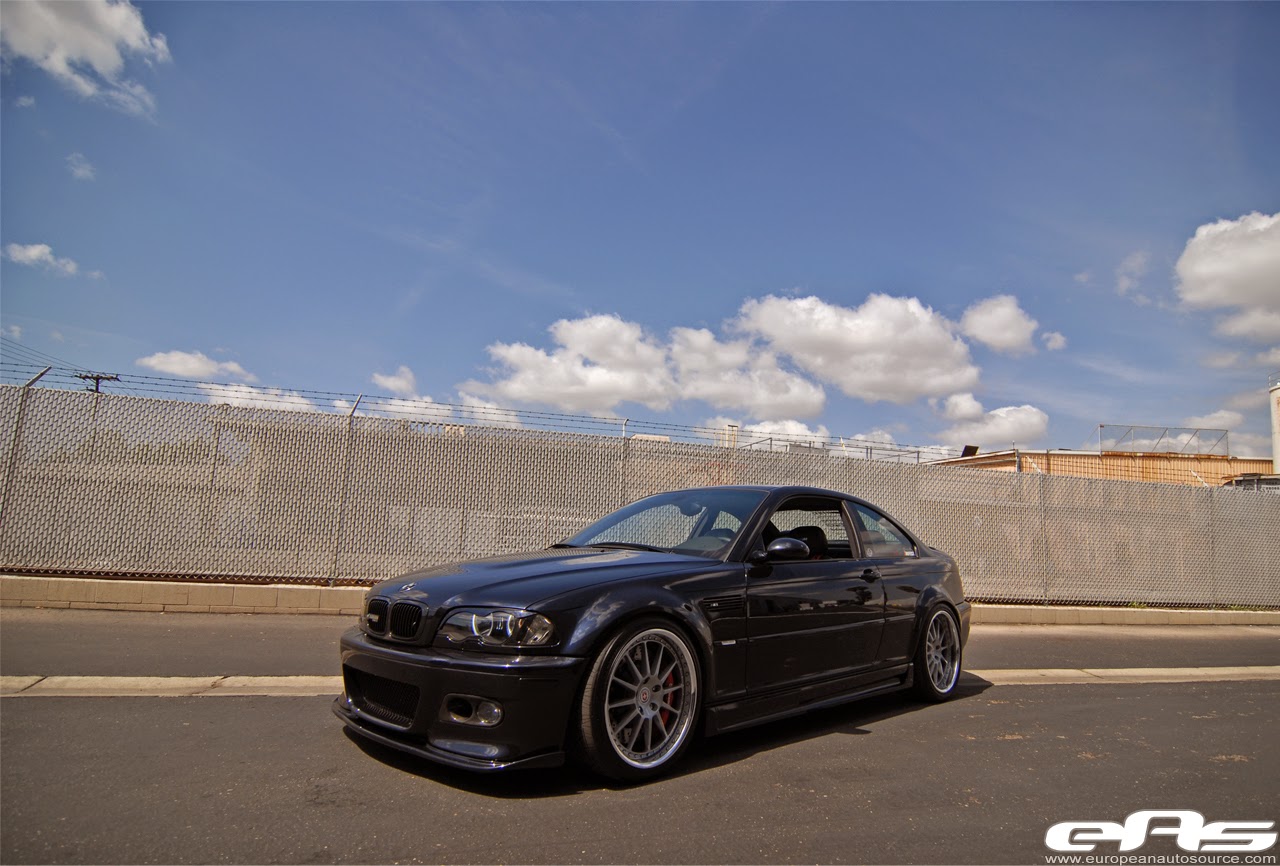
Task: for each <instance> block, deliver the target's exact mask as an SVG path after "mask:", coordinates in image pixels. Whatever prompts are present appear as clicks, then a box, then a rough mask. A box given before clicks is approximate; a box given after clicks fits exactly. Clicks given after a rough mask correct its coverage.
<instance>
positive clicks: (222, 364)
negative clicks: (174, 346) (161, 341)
mask: <svg viewBox="0 0 1280 866" xmlns="http://www.w3.org/2000/svg"><path fill="white" fill-rule="evenodd" d="M134 363H135V364H137V365H138V366H139V367H146V368H147V369H148V370H155V371H156V372H157V373H164V374H166V375H169V376H181V377H182V378H184V379H212V378H215V377H217V376H231V377H233V378H236V379H240V380H241V381H244V382H256V381H257V380H258V377H256V376H254V375H253V374H252V373H250V372H248V371H246V370H245V369H244V367H241V366H240V365H239V364H237V363H236V362H235V361H215V360H213V359H212V358H210V357H209V356H207V355H205V354H204V353H203V352H178V351H173V352H156V353H155V354H154V355H148V356H147V357H145V358H139V359H138V360H136V361H134ZM237 405H240V404H237Z"/></svg>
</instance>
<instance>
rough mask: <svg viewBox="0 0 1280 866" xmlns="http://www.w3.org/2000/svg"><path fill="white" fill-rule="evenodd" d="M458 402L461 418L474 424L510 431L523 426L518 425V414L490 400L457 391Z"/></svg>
mask: <svg viewBox="0 0 1280 866" xmlns="http://www.w3.org/2000/svg"><path fill="white" fill-rule="evenodd" d="M458 402H459V403H461V404H462V409H461V411H460V414H461V415H462V417H463V418H466V419H468V420H469V421H473V422H474V423H476V424H483V425H484V426H486V427H509V428H512V429H518V428H520V427H523V426H524V425H523V424H521V423H520V415H519V413H518V412H516V411H515V410H514V409H507V408H506V407H504V406H502V405H500V404H498V403H495V402H494V401H492V400H485V399H482V398H480V397H477V396H475V395H474V394H468V393H467V392H465V391H459V392H458Z"/></svg>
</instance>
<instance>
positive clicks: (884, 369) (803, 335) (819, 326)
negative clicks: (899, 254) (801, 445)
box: [734, 294, 978, 404]
mask: <svg viewBox="0 0 1280 866" xmlns="http://www.w3.org/2000/svg"><path fill="white" fill-rule="evenodd" d="M734 325H735V327H737V328H738V329H740V330H742V331H744V332H746V333H749V334H754V335H757V336H759V337H761V338H763V339H764V340H765V341H766V342H767V343H768V344H769V345H770V347H771V348H772V349H774V350H775V351H777V352H779V353H781V354H784V355H787V356H789V357H790V358H791V359H792V360H793V361H794V362H795V363H796V364H797V365H798V366H799V367H801V368H802V369H804V370H806V371H808V372H810V373H812V374H813V375H815V376H817V377H818V378H819V379H821V380H822V381H825V382H830V383H832V384H834V385H836V386H837V387H839V388H840V390H841V391H843V392H844V393H845V394H847V395H849V396H850V397H857V398H859V399H862V400H866V401H868V402H876V401H879V400H884V401H887V402H890V403H899V404H902V403H910V402H912V401H913V400H916V399H918V398H920V397H931V396H941V395H943V394H953V393H956V392H957V391H964V390H969V389H972V388H973V387H975V386H976V385H977V382H978V368H977V367H975V366H974V365H973V363H972V362H971V360H970V358H969V347H968V346H967V345H966V344H965V343H964V341H963V340H961V339H960V338H958V337H957V336H955V334H954V333H952V330H953V328H954V326H953V325H952V323H950V322H948V321H947V319H946V318H944V317H943V316H941V315H939V314H937V313H935V312H934V311H933V310H932V309H931V308H929V307H926V306H925V305H924V304H922V303H920V301H919V300H917V299H915V298H893V297H890V296H888V295H881V294H873V295H871V296H869V297H868V298H867V300H866V301H865V302H864V303H863V304H862V306H860V307H857V308H856V309H854V308H849V307H841V306H837V305H834V304H829V303H827V302H826V301H823V300H821V299H820V298H816V297H806V298H780V297H777V296H775V295H769V296H767V297H765V298H762V299H758V300H757V299H753V300H748V301H747V302H746V303H744V304H743V305H742V309H741V310H740V312H739V316H738V319H737V320H736V321H735V323H734Z"/></svg>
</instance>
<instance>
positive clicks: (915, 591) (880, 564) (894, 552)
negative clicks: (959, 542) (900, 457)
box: [851, 503, 936, 665]
mask: <svg viewBox="0 0 1280 866" xmlns="http://www.w3.org/2000/svg"><path fill="white" fill-rule="evenodd" d="M851 506H852V517H853V525H854V528H855V531H856V532H857V539H858V543H859V546H860V547H861V548H862V556H863V559H862V560H861V564H862V565H863V567H864V568H865V569H867V570H869V571H873V572H874V573H875V574H876V575H878V576H879V579H880V585H881V587H882V589H883V592H884V594H885V618H884V632H883V636H882V638H881V642H880V649H879V652H878V656H879V659H880V661H881V662H882V663H884V664H886V665H892V664H904V663H906V662H907V661H909V660H910V658H911V649H912V647H911V638H912V636H913V635H914V634H915V625H916V620H917V619H918V607H919V600H920V593H921V592H923V591H924V588H925V587H926V586H928V584H929V582H930V580H931V579H932V578H931V574H932V572H933V571H935V570H936V563H935V562H930V561H929V560H928V559H927V558H923V557H922V556H921V551H920V550H919V549H918V548H917V547H916V544H915V542H914V541H912V540H911V536H909V535H907V533H906V532H904V531H903V530H902V528H901V527H899V526H898V525H897V524H896V523H894V522H893V521H892V520H890V519H889V518H888V517H886V516H885V515H883V514H881V513H880V512H879V511H876V510H875V509H874V508H871V507H870V506H867V505H863V504H861V503H851Z"/></svg>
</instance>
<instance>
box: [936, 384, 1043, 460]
mask: <svg viewBox="0 0 1280 866" xmlns="http://www.w3.org/2000/svg"><path fill="white" fill-rule="evenodd" d="M956 396H957V397H959V398H961V399H960V400H959V401H958V403H957V407H958V408H959V409H962V410H963V416H962V417H963V420H961V421H960V423H958V424H955V425H953V426H951V427H950V428H948V429H947V430H945V431H943V432H942V433H941V434H939V435H940V437H941V438H942V440H943V441H944V442H947V443H949V444H951V445H953V446H961V445H978V446H981V447H983V448H1010V447H1012V446H1013V444H1014V443H1017V444H1019V445H1029V444H1032V443H1034V442H1036V441H1038V440H1040V439H1043V438H1044V435H1045V433H1047V432H1048V430H1049V416H1048V415H1046V414H1045V413H1044V412H1042V411H1041V410H1039V409H1037V408H1036V407H1035V406H1026V405H1024V406H1004V407H1002V408H1000V409H992V410H991V411H990V412H982V406H981V405H977V411H978V412H979V413H980V414H979V415H977V416H974V414H973V411H974V405H976V404H977V401H976V400H973V396H972V395H971V394H960V395H956ZM963 398H968V399H963ZM952 399H954V398H952ZM970 401H973V403H972V404H971V403H970ZM951 402H952V401H951V399H948V400H947V405H948V408H950V406H951ZM944 417H947V418H948V420H953V419H952V418H951V417H950V416H947V415H946V413H945V412H944Z"/></svg>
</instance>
